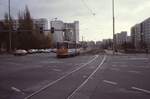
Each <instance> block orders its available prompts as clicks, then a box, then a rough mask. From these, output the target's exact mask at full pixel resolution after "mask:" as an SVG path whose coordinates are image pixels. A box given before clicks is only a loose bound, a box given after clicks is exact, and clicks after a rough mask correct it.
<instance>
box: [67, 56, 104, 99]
mask: <svg viewBox="0 0 150 99" xmlns="http://www.w3.org/2000/svg"><path fill="white" fill-rule="evenodd" d="M105 60H106V56H104V58H103V60H102V62H101V63H100V65H99V66H98V67H97V68H96V69H95V70H94V72H93V73H92V74H91V75H90V76H89V77H88V78H87V79H86V80H85V81H84V82H83V83H82V84H81V85H80V86H79V87H78V88H77V89H76V90H74V91H73V92H72V94H71V95H70V96H68V97H67V99H71V98H72V97H73V96H74V95H75V94H76V92H77V91H79V90H80V89H81V88H82V87H83V86H84V85H85V84H86V83H87V82H88V81H89V79H91V78H92V76H93V75H94V74H95V73H96V72H97V71H98V70H99V69H100V68H101V66H102V65H103V63H104V62H105Z"/></svg>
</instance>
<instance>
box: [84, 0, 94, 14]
mask: <svg viewBox="0 0 150 99" xmlns="http://www.w3.org/2000/svg"><path fill="white" fill-rule="evenodd" d="M81 1H82V3H83V4H84V6H85V7H86V8H87V9H88V11H89V12H90V13H91V14H92V15H93V16H95V15H96V13H94V12H93V10H92V9H91V8H90V7H89V5H88V4H87V3H86V2H85V0H81Z"/></svg>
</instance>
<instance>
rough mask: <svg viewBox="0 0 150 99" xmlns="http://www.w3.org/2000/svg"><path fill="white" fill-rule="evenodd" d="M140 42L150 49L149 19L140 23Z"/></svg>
mask: <svg viewBox="0 0 150 99" xmlns="http://www.w3.org/2000/svg"><path fill="white" fill-rule="evenodd" d="M141 40H142V41H141V42H142V43H146V45H147V47H148V48H149V49H150V18H148V19H146V20H144V21H143V22H142V23H141Z"/></svg>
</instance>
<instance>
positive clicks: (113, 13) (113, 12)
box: [112, 0, 115, 55]
mask: <svg viewBox="0 0 150 99" xmlns="http://www.w3.org/2000/svg"><path fill="white" fill-rule="evenodd" d="M114 6H115V3H114V0H112V17H113V55H114V54H115V7H114Z"/></svg>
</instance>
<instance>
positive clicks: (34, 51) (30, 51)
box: [28, 49, 38, 54]
mask: <svg viewBox="0 0 150 99" xmlns="http://www.w3.org/2000/svg"><path fill="white" fill-rule="evenodd" d="M37 51H38V50H36V49H30V50H28V53H29V54H33V53H36V52H37Z"/></svg>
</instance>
